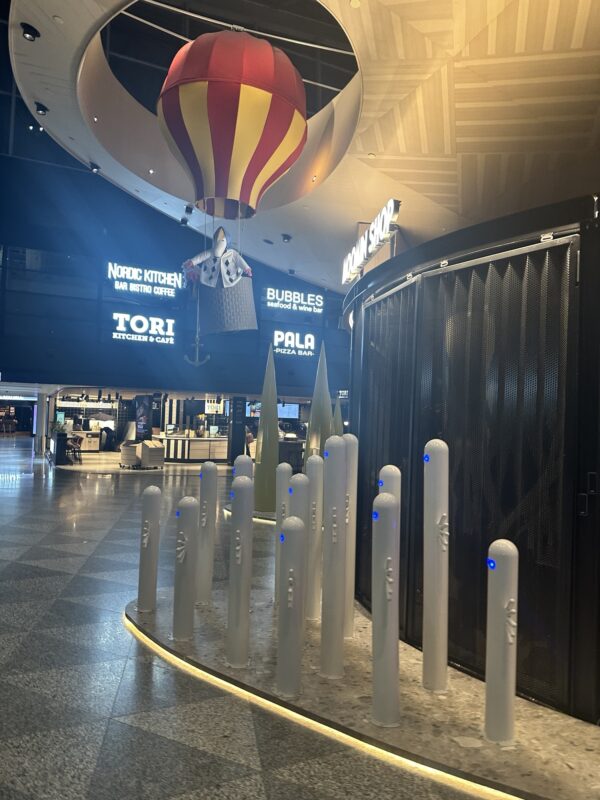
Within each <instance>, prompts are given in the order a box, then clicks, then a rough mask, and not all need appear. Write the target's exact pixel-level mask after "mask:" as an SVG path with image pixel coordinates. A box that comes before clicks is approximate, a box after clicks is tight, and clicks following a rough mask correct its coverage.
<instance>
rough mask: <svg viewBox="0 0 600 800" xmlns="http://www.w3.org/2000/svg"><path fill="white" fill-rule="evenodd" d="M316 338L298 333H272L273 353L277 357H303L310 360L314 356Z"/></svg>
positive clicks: (279, 331)
mask: <svg viewBox="0 0 600 800" xmlns="http://www.w3.org/2000/svg"><path fill="white" fill-rule="evenodd" d="M316 348H317V343H316V337H315V334H314V333H300V332H299V331H290V330H278V329H275V330H274V331H273V352H274V353H275V355H279V356H303V357H308V358H311V357H313V356H314V355H315V354H316Z"/></svg>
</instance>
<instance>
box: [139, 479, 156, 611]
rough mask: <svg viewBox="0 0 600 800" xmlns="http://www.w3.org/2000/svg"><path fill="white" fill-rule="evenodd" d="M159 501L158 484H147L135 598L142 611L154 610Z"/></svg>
mask: <svg viewBox="0 0 600 800" xmlns="http://www.w3.org/2000/svg"><path fill="white" fill-rule="evenodd" d="M160 501H161V491H160V489H159V488H158V486H147V487H146V488H145V489H144V491H143V492H142V535H141V541H140V570H139V574H138V600H137V610H138V611H139V612H142V613H143V612H150V611H155V610H156V579H157V576H158V547H159V544H160Z"/></svg>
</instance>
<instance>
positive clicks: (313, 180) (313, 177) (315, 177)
mask: <svg viewBox="0 0 600 800" xmlns="http://www.w3.org/2000/svg"><path fill="white" fill-rule="evenodd" d="M316 180H317V176H316V175H313V176H312V182H313V183H314V182H315V181H316Z"/></svg>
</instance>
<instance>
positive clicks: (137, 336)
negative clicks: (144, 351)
mask: <svg viewBox="0 0 600 800" xmlns="http://www.w3.org/2000/svg"><path fill="white" fill-rule="evenodd" d="M112 318H113V320H114V321H115V322H116V323H117V324H116V326H115V329H114V331H113V334H112V338H113V339H120V340H123V341H126V342H152V343H154V344H175V320H174V319H163V317H145V316H144V315H143V314H133V315H132V314H126V313H122V312H119V311H116V312H115V313H114V314H113V315H112Z"/></svg>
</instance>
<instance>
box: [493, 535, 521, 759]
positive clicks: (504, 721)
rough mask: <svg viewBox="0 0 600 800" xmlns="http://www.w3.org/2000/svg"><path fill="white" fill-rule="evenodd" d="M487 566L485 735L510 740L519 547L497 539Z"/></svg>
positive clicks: (515, 673) (512, 729)
mask: <svg viewBox="0 0 600 800" xmlns="http://www.w3.org/2000/svg"><path fill="white" fill-rule="evenodd" d="M487 566H488V594H487V628H486V644H485V738H486V739H488V740H489V741H490V742H498V743H503V744H509V743H510V742H512V740H513V739H514V735H515V693H516V689H517V604H518V593H519V551H518V550H517V548H516V546H515V545H514V544H513V543H512V542H510V541H508V539H497V540H496V541H495V542H492V544H491V545H490V548H489V550H488V559H487Z"/></svg>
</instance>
